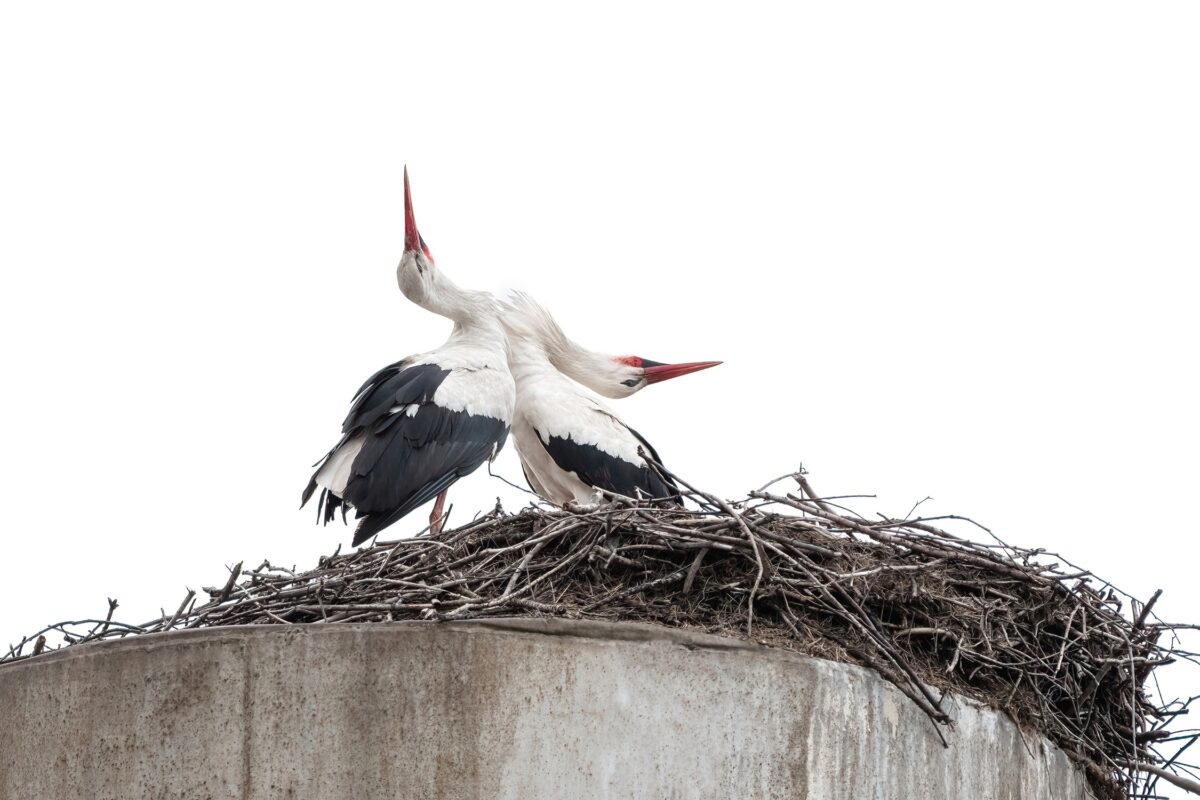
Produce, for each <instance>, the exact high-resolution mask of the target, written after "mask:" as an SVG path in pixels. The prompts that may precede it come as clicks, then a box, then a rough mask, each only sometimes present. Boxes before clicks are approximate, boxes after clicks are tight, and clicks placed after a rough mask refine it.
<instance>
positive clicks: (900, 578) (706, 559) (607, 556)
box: [0, 473, 1200, 798]
mask: <svg viewBox="0 0 1200 800" xmlns="http://www.w3.org/2000/svg"><path fill="white" fill-rule="evenodd" d="M672 477H674V476H672ZM788 478H791V479H793V480H794V482H795V484H796V488H795V490H794V491H790V492H789V491H786V490H784V491H782V492H780V491H772V490H771V489H772V487H773V486H776V485H778V484H779V483H780V482H781V481H783V480H786V479H788ZM676 480H678V479H677V478H676ZM679 485H681V486H685V487H687V488H686V491H685V492H684V496H685V498H688V499H690V500H691V501H692V502H691V504H690V505H689V506H687V507H650V506H646V505H644V504H638V503H634V502H632V501H629V500H628V499H621V498H616V499H614V502H612V503H609V504H606V505H604V506H601V507H599V508H595V509H590V510H585V511H568V510H562V509H558V508H545V507H530V508H527V509H525V510H522V511H521V512H520V513H517V514H506V513H505V512H504V511H503V510H502V509H501V508H500V507H499V505H497V507H496V509H495V510H494V511H493V512H491V513H489V514H486V515H484V516H482V517H479V518H477V519H475V520H474V521H472V522H471V523H470V524H467V525H463V526H461V527H458V528H455V529H450V530H444V531H442V532H441V533H438V534H436V535H425V536H419V537H417V538H412V539H404V540H400V541H390V542H375V543H374V544H373V545H371V546H369V547H366V548H364V549H361V550H359V551H356V552H353V553H348V554H340V553H338V552H335V553H334V554H333V555H330V556H325V557H322V558H321V559H320V562H319V563H318V565H317V566H316V567H315V568H313V569H310V570H307V571H300V572H297V571H294V570H288V569H283V568H280V567H274V566H272V565H270V564H269V563H264V564H262V565H261V566H260V567H258V568H257V569H250V570H245V571H243V570H242V568H241V567H242V565H241V564H239V565H237V566H236V567H234V568H233V569H232V570H231V571H230V575H229V579H228V580H227V581H226V582H225V583H224V585H223V586H221V587H212V588H208V589H206V590H205V591H206V592H207V593H208V595H209V599H208V601H207V602H204V603H198V602H197V598H196V597H195V593H194V592H189V593H188V596H187V597H186V598H185V599H184V601H183V603H182V604H180V605H179V607H178V609H177V610H176V611H175V612H174V613H166V612H164V613H163V614H162V615H161V617H160V618H158V619H155V620H152V621H150V622H148V623H145V624H142V625H128V624H124V623H119V622H115V621H114V620H113V619H112V615H113V610H114V609H115V608H116V605H117V604H116V602H115V601H112V600H110V601H109V612H108V616H107V618H106V619H103V620H77V621H74V622H69V623H59V624H57V625H53V626H50V627H48V628H47V629H45V630H44V631H41V632H39V633H38V634H34V635H33V636H30V637H27V638H26V639H24V640H22V642H21V643H19V644H18V645H16V646H14V647H12V648H10V650H9V653H8V655H7V656H4V657H0V663H2V662H4V661H12V660H16V659H20V658H25V657H28V656H29V655H35V654H36V653H38V652H40V651H41V650H42V649H43V647H44V645H45V641H46V640H45V636H44V634H45V633H48V632H54V631H57V632H59V633H62V634H64V636H65V638H66V642H67V643H68V644H76V643H80V642H85V641H94V640H97V639H107V638H112V637H120V636H127V635H131V634H140V633H151V632H160V631H167V630H172V629H180V628H199V627H210V626H220V625H252V624H300V623H338V622H368V621H391V620H411V619H425V620H428V619H434V620H461V619H473V618H480V617H499V616H514V615H523V616H559V617H570V618H577V619H578V618H586V619H597V620H637V621H643V622H656V623H660V624H663V625H669V626H677V627H688V628H692V629H699V630H703V631H707V632H709V633H716V634H721V635H728V636H738V637H743V638H749V639H751V640H754V641H758V642H760V643H761V644H764V645H769V646H773V647H782V648H788V649H791V650H796V651H800V652H804V653H808V654H811V655H814V656H819V657H823V658H829V659H835V660H838V661H845V662H851V663H857V664H861V665H863V666H865V667H869V668H871V669H874V670H876V671H877V672H879V674H880V675H882V676H883V677H884V678H886V679H887V680H888V681H890V682H891V683H892V684H894V685H895V686H896V687H897V688H898V689H899V690H900V691H901V692H903V693H904V694H905V695H906V696H907V697H908V698H909V699H910V700H911V701H912V702H913V703H915V704H916V705H917V706H918V707H920V708H921V710H922V711H924V712H925V713H926V714H927V715H928V716H929V718H930V719H931V720H932V721H933V722H934V723H935V725H936V727H937V728H938V729H939V733H940V729H941V727H942V726H943V725H947V724H949V722H950V719H949V717H948V716H947V714H946V713H945V712H944V711H943V708H942V702H941V695H942V693H943V692H946V691H950V692H954V693H957V694H960V695H965V696H968V697H971V698H974V699H976V700H979V701H982V702H984V703H986V704H988V705H990V706H992V707H994V708H996V709H999V710H1002V711H1004V712H1006V713H1007V714H1008V715H1009V716H1011V717H1012V718H1013V719H1014V720H1015V721H1016V722H1017V723H1018V724H1019V725H1021V726H1022V727H1024V728H1025V729H1029V730H1033V731H1036V732H1039V733H1041V734H1044V735H1045V736H1047V737H1049V738H1050V739H1051V740H1052V741H1054V742H1055V743H1056V744H1057V745H1058V746H1059V747H1060V748H1062V749H1063V750H1064V751H1065V752H1066V753H1067V754H1068V755H1070V756H1071V757H1072V758H1073V759H1074V760H1075V761H1076V762H1077V763H1078V764H1079V765H1080V766H1081V767H1082V769H1083V770H1084V771H1085V772H1086V774H1087V775H1088V777H1089V780H1090V782H1091V784H1092V786H1093V789H1094V790H1095V791H1096V793H1097V794H1098V796H1100V797H1113V798H1130V797H1142V798H1148V797H1154V796H1156V794H1155V793H1156V791H1157V790H1156V782H1157V780H1158V779H1160V778H1161V779H1164V780H1167V781H1169V782H1171V783H1173V784H1175V785H1177V786H1181V787H1183V788H1186V789H1189V790H1190V791H1196V792H1200V783H1197V782H1196V781H1194V780H1193V779H1192V778H1190V777H1189V774H1190V773H1189V767H1188V765H1185V764H1183V763H1182V762H1181V761H1179V759H1178V756H1179V754H1180V753H1181V752H1182V751H1183V750H1185V749H1186V748H1187V746H1188V745H1190V744H1191V743H1193V742H1194V740H1195V738H1196V737H1195V735H1191V734H1188V735H1172V734H1171V733H1169V732H1168V731H1167V728H1166V727H1165V726H1166V725H1168V724H1170V723H1171V722H1172V721H1173V720H1174V719H1175V718H1176V717H1178V716H1179V715H1181V714H1184V713H1186V712H1187V703H1186V702H1178V701H1173V702H1165V701H1163V700H1161V699H1160V700H1157V701H1156V700H1154V699H1152V697H1151V695H1150V694H1149V693H1148V692H1147V685H1148V681H1149V679H1150V677H1151V675H1152V673H1153V671H1154V670H1155V669H1156V668H1157V667H1160V666H1162V665H1164V664H1167V663H1170V662H1171V661H1172V660H1175V659H1178V658H1186V659H1189V660H1191V659H1193V656H1192V654H1190V653H1186V652H1184V651H1182V650H1178V649H1175V648H1173V647H1172V646H1170V645H1166V644H1162V643H1160V639H1161V638H1164V637H1163V634H1164V633H1168V632H1171V631H1172V630H1173V629H1174V628H1177V627H1189V626H1172V625H1167V624H1166V623H1163V622H1162V621H1161V620H1159V619H1157V617H1155V616H1154V615H1153V613H1152V606H1153V605H1154V601H1155V600H1157V598H1158V595H1157V594H1156V595H1155V596H1154V598H1152V599H1151V600H1150V601H1149V602H1148V603H1145V604H1140V603H1138V602H1137V601H1136V600H1133V599H1132V598H1130V597H1128V596H1127V595H1123V594H1121V593H1120V592H1118V591H1116V590H1115V589H1114V588H1113V587H1112V586H1111V585H1110V584H1108V583H1105V582H1102V581H1099V580H1097V579H1096V578H1094V577H1093V576H1092V575H1091V574H1090V573H1088V572H1086V571H1084V570H1081V569H1077V568H1074V567H1072V566H1071V565H1070V564H1069V563H1067V562H1065V561H1063V560H1062V559H1059V558H1057V557H1054V558H1051V557H1049V556H1047V554H1045V553H1044V552H1043V551H1041V550H1028V549H1022V548H1018V547H1012V546H1009V545H1006V544H1004V543H1003V542H1001V541H999V540H998V539H996V538H995V537H994V536H992V535H991V533H990V532H988V531H986V529H983V528H981V530H982V531H984V532H985V533H986V534H987V535H986V536H981V537H980V538H981V539H985V541H983V542H975V541H969V540H967V539H964V538H961V537H959V536H955V535H952V534H950V533H947V532H946V531H944V530H941V529H939V528H938V527H934V525H933V524H932V523H935V522H937V523H939V524H941V523H940V522H939V520H945V519H961V518H957V517H951V518H947V517H938V518H921V517H913V516H911V514H910V516H909V518H906V519H899V520H898V519H874V520H869V519H866V518H863V517H861V516H858V515H857V514H855V513H853V512H851V511H849V510H847V509H846V508H844V507H843V506H842V505H840V504H839V503H838V502H835V501H842V500H844V499H845V498H824V499H822V498H820V497H818V496H817V495H816V494H815V493H814V492H813V490H812V489H811V487H810V486H809V484H808V482H807V480H806V478H805V476H804V475H803V474H802V473H801V474H796V475H792V476H786V477H785V478H781V479H779V480H777V481H774V482H772V483H771V484H768V485H767V486H765V487H763V489H761V490H759V491H755V492H751V493H750V494H749V496H748V497H747V498H745V499H744V500H742V501H740V502H736V503H731V502H727V501H724V500H722V499H720V498H718V497H716V496H714V495H711V494H708V493H705V492H702V491H699V490H696V489H694V488H693V487H691V486H689V485H688V484H687V483H686V482H684V481H679ZM692 506H694V507H692ZM968 522H969V520H968ZM972 524H973V523H972ZM339 550H340V548H339ZM239 578H241V579H242V580H241V581H240V582H239V580H238V579H239ZM1167 638H1172V639H1173V637H1167ZM1168 750H1171V751H1173V752H1174V754H1173V755H1171V754H1168V753H1167V751H1168Z"/></svg>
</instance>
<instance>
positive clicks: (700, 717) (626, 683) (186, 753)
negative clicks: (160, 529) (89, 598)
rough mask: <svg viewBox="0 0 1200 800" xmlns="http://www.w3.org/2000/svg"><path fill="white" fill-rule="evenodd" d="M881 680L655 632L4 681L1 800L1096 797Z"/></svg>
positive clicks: (232, 656)
mask: <svg viewBox="0 0 1200 800" xmlns="http://www.w3.org/2000/svg"><path fill="white" fill-rule="evenodd" d="M952 706H953V713H954V716H955V717H956V719H957V726H956V729H955V730H954V731H952V732H949V733H948V734H947V735H948V738H949V741H950V747H949V748H948V749H945V748H943V747H942V745H941V743H940V741H939V739H938V737H937V734H936V733H935V732H934V730H933V726H932V725H931V723H930V722H929V721H928V720H927V719H926V718H925V717H924V715H922V714H921V712H920V711H919V710H917V709H916V708H915V707H914V706H913V705H912V704H911V703H909V702H908V701H907V700H906V699H905V698H904V696H903V695H901V694H900V693H899V692H898V691H896V690H895V689H893V688H892V687H891V686H889V685H888V684H886V683H884V682H883V681H881V680H880V679H879V678H877V677H876V676H875V675H874V674H873V673H871V672H869V671H867V670H863V669H859V668H857V667H850V666H846V665H841V664H834V663H831V662H826V661H820V660H817V659H811V658H804V657H801V656H796V655H793V654H789V653H783V652H779V651H774V650H766V649H762V648H757V647H753V646H750V645H743V644H740V643H738V642H734V641H730V640H727V639H719V638H715V637H711V636H702V635H691V634H685V633H680V632H676V631H671V630H667V629H663V628H658V627H650V626H644V625H630V624H617V625H610V624H604V623H578V622H564V621H547V620H509V621H498V622H491V623H478V622H477V623H443V624H436V623H388V624H382V623H378V624H367V625H340V624H339V625H303V626H301V625H297V626H291V627H289V626H264V627H244V628H215V629H209V630H200V631H190V632H183V633H168V634H161V635H153V636H143V637H139V638H135V639H127V640H124V641H116V642H106V643H100V644H94V645H84V646H81V647H76V648H70V649H68V650H64V651H62V652H59V653H53V654H49V655H45V656H41V657H38V658H36V659H32V660H29V661H25V662H18V663H16V664H13V665H10V666H7V667H0V798H4V799H5V800H7V799H8V798H12V799H13V800H17V798H20V800H30V799H31V798H39V799H40V800H51V799H53V798H89V800H92V799H94V800H105V799H106V798H155V799H162V800H165V799H166V798H252V799H253V800H266V798H304V799H305V800H313V799H319V798H330V799H331V800H332V799H334V798H336V799H337V800H346V799H347V798H352V799H353V800H374V799H375V798H438V799H439V800H440V799H442V798H454V799H455V800H457V799H458V798H522V799H527V798H528V799H533V800H537V799H539V798H555V799H557V798H622V800H624V798H656V799H657V798H734V797H737V798H743V797H755V798H813V800H817V799H818V798H819V799H821V800H835V799H837V798H846V799H847V800H849V799H850V798H854V800H861V798H897V799H899V798H930V799H932V800H937V799H938V798H955V800H957V799H958V798H973V799H974V800H987V799H988V798H996V799H997V800H999V799H1000V798H1004V800H1018V798H1029V799H1030V800H1032V798H1038V800H1046V799H1047V798H1062V799H1063V800H1067V799H1068V798H1069V800H1083V799H1084V798H1089V797H1090V795H1089V794H1088V792H1087V790H1086V788H1085V784H1084V781H1083V779H1082V778H1081V777H1080V775H1079V774H1078V773H1077V772H1076V771H1075V770H1074V769H1073V768H1072V767H1071V765H1070V763H1069V762H1068V760H1067V758H1066V757H1065V756H1064V755H1063V754H1062V753H1061V752H1059V751H1058V750H1057V749H1056V748H1054V747H1053V746H1052V745H1050V744H1049V743H1047V742H1045V741H1043V740H1041V739H1038V738H1037V737H1031V736H1027V737H1025V739H1024V740H1022V737H1021V735H1020V734H1019V733H1018V732H1017V730H1016V728H1015V727H1014V726H1013V725H1012V724H1011V723H1010V722H1008V721H1007V720H1006V719H1005V718H1003V717H1001V716H999V715H997V714H995V713H993V712H990V711H987V710H984V709H979V708H977V707H975V706H974V705H973V704H970V703H967V702H957V703H952Z"/></svg>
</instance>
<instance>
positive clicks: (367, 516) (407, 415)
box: [301, 168, 516, 545]
mask: <svg viewBox="0 0 1200 800" xmlns="http://www.w3.org/2000/svg"><path fill="white" fill-rule="evenodd" d="M396 278H397V281H398V282H399V284H400V289H401V291H402V292H404V295H405V296H406V297H408V299H410V300H412V301H413V302H414V303H416V304H417V305H420V306H422V307H423V308H426V309H428V310H429V311H432V312H433V313H435V314H440V315H442V316H444V317H448V318H449V319H451V320H452V321H453V322H454V330H453V331H452V332H451V334H450V338H449V339H448V340H447V341H446V343H445V344H443V345H442V346H441V347H439V348H437V349H435V350H430V351H429V352H426V353H418V354H416V355H412V356H409V357H407V358H404V359H401V360H400V361H397V362H396V363H395V364H391V365H389V366H386V367H384V368H383V369H381V370H379V371H378V372H376V373H375V374H374V375H372V376H371V377H370V378H368V379H367V382H366V383H364V384H363V385H362V387H361V388H360V389H359V390H358V392H357V393H356V394H355V396H354V399H353V401H352V403H351V406H350V413H349V415H347V417H346V420H345V422H344V423H343V424H342V438H341V440H340V441H338V443H337V444H336V445H335V446H334V448H333V449H332V450H330V451H329V453H328V454H327V455H326V456H325V457H324V458H323V459H321V461H319V462H318V463H317V465H316V466H317V470H316V472H315V473H314V474H313V476H312V479H311V480H310V481H309V482H308V486H307V488H305V490H304V494H303V496H302V500H301V506H303V505H304V503H307V502H308V500H309V498H310V497H312V495H313V493H314V492H315V491H316V490H317V488H318V487H319V488H320V489H321V499H320V505H319V508H318V516H319V517H320V518H321V519H323V521H324V522H329V521H330V520H332V519H333V518H334V516H335V513H336V512H337V510H338V509H339V508H341V509H342V515H343V518H345V514H346V508H347V507H352V508H353V509H354V511H355V517H356V518H358V520H359V523H358V526H357V528H356V529H355V531H354V541H353V544H354V545H358V544H360V543H362V542H364V541H366V540H367V539H369V538H370V537H372V536H374V535H375V534H377V533H379V532H380V531H381V530H383V529H384V528H386V527H387V526H389V525H391V524H392V523H393V522H395V521H397V520H398V519H400V518H401V517H403V516H404V515H405V514H408V513H409V512H410V511H412V510H413V509H415V508H417V507H418V506H420V505H422V504H423V503H426V502H428V501H429V500H432V499H434V498H435V497H436V498H437V502H436V503H435V504H434V507H433V511H432V512H431V513H430V515H429V524H430V530H431V531H432V532H434V533H436V532H437V531H438V530H440V526H441V522H442V519H443V509H444V505H445V500H446V490H447V489H449V487H450V485H451V484H453V483H454V482H455V481H457V480H458V479H459V478H461V477H463V476H465V475H468V474H470V473H471V472H473V471H474V470H476V469H477V468H478V467H479V466H480V465H481V464H483V463H484V462H485V461H489V460H491V459H493V458H495V456H496V454H497V453H498V452H499V451H500V448H501V447H503V446H504V442H505V439H506V438H507V436H508V431H509V426H510V425H511V423H512V418H513V406H514V403H515V400H516V389H515V386H514V383H513V378H512V374H511V373H510V372H509V369H508V362H507V357H506V349H505V330H504V328H503V326H502V324H501V322H500V314H501V309H500V306H499V304H498V303H497V302H496V300H495V298H494V297H492V295H490V294H488V293H486V292H476V291H471V290H468V289H462V288H459V287H458V286H457V285H455V284H454V282H453V281H451V280H450V279H449V278H448V277H446V275H445V274H443V273H442V272H441V271H440V270H439V269H438V268H437V265H436V263H435V262H434V259H433V255H432V254H431V253H430V252H429V247H428V246H427V245H426V244H425V241H424V240H423V239H422V238H421V234H420V232H419V231H418V230H417V221H416V217H415V215H414V213H413V206H412V194H411V191H410V189H409V184H408V170H407V168H406V169H405V171H404V255H403V256H402V257H401V258H400V265H399V266H398V267H397V268H396Z"/></svg>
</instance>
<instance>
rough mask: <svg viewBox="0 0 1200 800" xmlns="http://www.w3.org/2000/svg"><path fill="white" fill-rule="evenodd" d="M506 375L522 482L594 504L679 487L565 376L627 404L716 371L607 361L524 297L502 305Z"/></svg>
mask: <svg viewBox="0 0 1200 800" xmlns="http://www.w3.org/2000/svg"><path fill="white" fill-rule="evenodd" d="M503 320H504V325H505V328H506V329H507V330H508V334H509V336H508V349H509V362H508V363H509V369H510V370H512V375H513V379H514V380H516V383H517V406H516V413H515V416H514V418H513V423H512V433H513V444H514V446H515V447H516V448H517V453H518V454H519V455H520V457H521V467H522V469H524V471H525V478H526V480H528V481H529V485H530V486H531V487H533V489H534V491H535V492H537V493H538V494H539V495H541V496H542V497H543V498H545V499H547V500H549V501H551V502H553V503H557V504H559V505H565V504H567V503H574V504H576V505H582V506H589V505H594V504H596V503H597V502H598V501H599V500H600V498H601V497H602V493H603V492H612V493H615V494H620V495H624V496H626V497H634V498H637V497H644V498H667V497H671V496H672V495H675V494H677V493H678V488H677V487H676V486H675V485H674V484H673V483H672V482H671V481H670V480H669V479H667V478H664V477H662V476H660V475H659V473H658V472H656V471H655V470H653V469H652V468H651V467H650V466H649V465H648V464H647V463H646V460H645V459H644V458H643V457H642V456H641V455H639V454H638V448H639V447H640V448H641V449H642V451H643V452H645V453H646V454H648V455H649V456H650V457H651V458H653V459H654V460H655V461H658V462H659V463H660V464H661V463H662V461H661V460H660V459H659V457H658V453H657V452H655V450H654V448H653V447H652V446H651V445H650V443H649V442H647V441H646V440H645V438H643V437H642V435H641V434H639V433H638V432H637V431H635V430H634V429H633V428H631V427H629V426H628V425H626V424H625V423H624V422H622V421H621V419H620V418H619V417H618V416H617V415H616V414H614V413H613V412H612V411H611V410H609V409H608V408H607V407H606V406H605V405H604V404H603V403H601V402H600V401H599V400H598V399H596V398H595V397H593V396H592V395H591V394H590V393H588V392H587V391H585V390H584V389H583V388H582V387H580V386H579V385H577V384H576V383H574V382H573V381H571V380H568V379H567V377H566V376H570V377H571V378H574V379H575V380H576V381H579V383H582V384H584V385H586V386H588V387H589V388H591V389H593V390H594V391H596V392H598V393H600V394H603V395H605V396H607V397H612V398H621V397H628V396H629V395H631V394H633V393H634V392H637V391H640V390H641V389H643V388H645V387H646V386H648V385H650V384H652V383H658V382H659V381H663V380H667V379H669V378H674V377H678V376H680V375H686V374H688V373H690V372H696V371H697V370H701V369H707V368H708V367H713V366H716V365H717V364H720V363H721V362H719V361H701V362H691V363H686V364H661V363H659V362H657V361H650V360H648V359H643V358H639V357H637V356H610V355H605V354H603V353H597V352H595V351H592V350H588V349H586V348H584V347H581V346H579V345H577V344H575V343H574V342H573V341H571V340H570V339H568V338H567V337H566V335H565V334H563V332H562V329H561V328H559V326H558V324H557V323H556V322H555V321H554V319H553V317H551V316H550V314H549V313H548V312H547V311H546V310H545V309H544V308H542V307H541V306H540V305H538V304H537V303H536V302H534V301H533V300H532V299H531V298H530V297H528V296H527V295H524V294H516V295H515V296H514V297H513V298H512V299H511V300H510V301H509V302H508V303H506V304H505V314H504V317H503Z"/></svg>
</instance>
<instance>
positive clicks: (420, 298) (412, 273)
mask: <svg viewBox="0 0 1200 800" xmlns="http://www.w3.org/2000/svg"><path fill="white" fill-rule="evenodd" d="M435 266H436V265H435V264H434V261H433V254H432V253H430V252H429V245H427V244H425V240H424V239H422V238H421V232H420V231H418V230H417V218H416V215H415V214H414V213H413V204H412V191H411V190H410V189H409V187H408V167H407V166H405V167H404V255H402V256H401V257H400V266H398V267H396V280H397V282H399V284H400V291H401V292H403V293H404V296H405V297H407V298H408V299H409V300H411V301H413V302H414V303H416V304H418V305H425V304H426V303H427V302H428V301H429V299H430V294H431V292H432V291H433V289H434V287H435V284H436V282H437V276H436V269H435Z"/></svg>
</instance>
